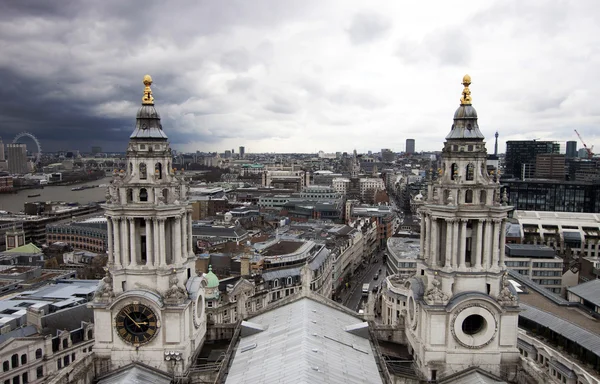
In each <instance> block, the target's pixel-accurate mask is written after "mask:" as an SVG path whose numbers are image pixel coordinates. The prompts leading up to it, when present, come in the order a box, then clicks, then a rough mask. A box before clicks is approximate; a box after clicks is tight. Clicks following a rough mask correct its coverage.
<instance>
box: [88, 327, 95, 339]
mask: <svg viewBox="0 0 600 384" xmlns="http://www.w3.org/2000/svg"><path fill="white" fill-rule="evenodd" d="M87 337H88V340H92V339H93V338H94V333H93V332H92V330H91V329H88V331H87Z"/></svg>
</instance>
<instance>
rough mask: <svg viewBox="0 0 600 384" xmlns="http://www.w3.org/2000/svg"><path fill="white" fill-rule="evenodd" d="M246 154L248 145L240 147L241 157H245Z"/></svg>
mask: <svg viewBox="0 0 600 384" xmlns="http://www.w3.org/2000/svg"><path fill="white" fill-rule="evenodd" d="M244 156H246V147H240V159H243V158H244Z"/></svg>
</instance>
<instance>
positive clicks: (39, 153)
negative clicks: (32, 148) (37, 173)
mask: <svg viewBox="0 0 600 384" xmlns="http://www.w3.org/2000/svg"><path fill="white" fill-rule="evenodd" d="M23 137H29V138H30V139H31V140H33V142H34V143H35V145H36V146H37V154H36V156H35V163H36V164H37V163H39V162H41V161H42V145H41V144H40V141H39V140H38V139H37V137H35V136H34V135H33V134H32V133H29V132H21V133H19V134H18V135H17V136H15V138H14V139H13V144H17V141H19V139H21V138H23Z"/></svg>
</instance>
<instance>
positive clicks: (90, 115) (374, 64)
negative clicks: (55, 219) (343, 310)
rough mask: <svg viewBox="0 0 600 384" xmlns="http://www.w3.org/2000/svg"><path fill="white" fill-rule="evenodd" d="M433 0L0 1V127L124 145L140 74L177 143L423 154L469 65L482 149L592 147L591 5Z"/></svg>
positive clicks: (598, 113) (50, 142)
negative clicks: (526, 143) (542, 143)
mask: <svg viewBox="0 0 600 384" xmlns="http://www.w3.org/2000/svg"><path fill="white" fill-rule="evenodd" d="M432 3H433V4H434V9H435V11H432V6H431V4H410V5H404V4H396V3H393V4H388V3H383V2H382V3H377V4H376V5H375V6H373V7H371V8H369V9H367V8H365V7H364V6H363V5H362V4H360V3H359V2H328V3H325V4H322V3H320V2H310V1H309V2H305V1H303V2H286V3H280V2H272V1H260V2H253V3H252V5H250V4H249V3H246V2H228V3H227V4H220V3H212V2H181V3H180V4H179V6H177V7H173V6H167V5H165V4H161V3H158V2H147V3H145V4H146V5H145V7H143V8H138V7H137V6H136V5H134V4H133V5H123V4H120V3H119V2H116V1H113V2H111V1H109V2H103V3H102V4H94V3H87V4H85V5H82V4H81V3H79V2H70V3H68V4H65V3H61V4H60V5H46V4H44V3H42V2H40V3H37V4H38V5H36V3H35V2H33V3H32V2H28V3H27V5H20V4H10V5H4V6H3V12H1V15H0V30H1V31H2V33H1V34H0V36H2V37H0V43H1V44H3V46H4V54H3V55H2V57H1V58H0V80H1V82H2V84H3V85H2V87H0V136H2V137H3V138H4V141H5V142H6V143H8V142H10V140H11V139H12V138H13V137H14V136H15V135H16V134H18V133H19V132H22V131H28V132H31V133H33V134H34V135H36V136H37V137H38V138H39V140H40V141H41V142H43V143H44V149H45V150H48V151H53V150H59V149H80V150H82V151H86V150H88V149H89V148H91V146H92V145H98V146H101V147H102V148H103V150H105V151H123V150H124V148H123V144H122V143H123V142H124V141H126V140H127V138H128V136H129V134H130V133H131V130H132V128H133V126H134V123H135V122H134V120H133V119H132V118H131V116H132V113H134V111H135V110H136V109H137V106H138V104H139V101H136V100H139V99H140V97H139V79H140V78H141V76H143V75H144V74H146V73H149V74H151V75H152V77H153V79H154V81H155V83H154V86H153V89H154V96H155V99H156V103H157V105H158V106H160V111H161V113H162V118H163V124H164V129H165V132H166V133H167V135H168V136H169V138H170V140H171V142H172V144H173V148H174V149H177V150H178V151H184V152H188V151H196V150H200V151H206V152H213V151H219V152H222V151H223V150H225V149H228V148H236V149H237V148H238V147H239V146H240V145H243V146H245V147H246V148H247V151H248V152H251V153H252V152H254V153H256V152H278V153H285V152H307V153H316V152H317V151H319V150H323V151H325V152H336V151H342V152H349V153H350V152H351V151H352V150H353V149H354V148H356V149H357V150H358V152H360V153H365V152H367V151H368V150H375V151H377V150H379V149H380V148H390V149H392V150H393V151H396V152H400V151H403V150H404V149H405V148H404V144H405V140H406V139H407V138H413V139H415V141H416V150H417V151H422V150H425V151H435V150H439V148H440V147H441V145H442V140H443V137H444V135H445V134H446V133H447V131H448V130H449V128H450V125H451V124H452V113H453V111H454V109H455V108H456V106H457V105H458V103H459V98H460V94H459V93H458V92H457V86H458V84H457V79H460V78H461V77H462V75H464V74H465V73H469V74H470V75H471V76H472V78H473V85H472V86H471V89H472V94H473V103H474V105H476V107H477V109H478V111H479V113H480V115H481V116H482V117H481V119H480V123H481V130H482V133H483V134H484V136H485V137H486V142H487V149H488V153H493V145H494V137H493V135H494V133H495V132H496V131H498V132H499V134H500V137H499V152H501V153H503V152H504V151H505V148H506V145H505V142H506V141H507V140H531V139H539V140H556V141H558V142H560V143H561V145H562V146H564V144H565V142H566V141H578V139H577V136H576V135H575V133H574V131H573V129H577V130H578V131H579V132H580V133H581V135H582V136H583V138H584V140H586V143H587V144H588V146H591V145H593V144H594V143H595V142H596V141H597V135H596V133H595V127H596V126H597V125H598V123H599V122H600V110H599V109H598V107H597V106H596V105H595V103H594V101H595V100H596V99H597V95H598V94H599V93H600V90H599V88H598V86H597V85H596V84H598V82H597V81H595V80H598V77H599V76H598V75H597V74H596V73H595V71H594V69H595V67H596V65H594V64H597V63H598V62H599V61H600V55H599V54H598V49H597V48H595V47H597V46H598V44H597V43H598V40H599V39H600V38H598V36H600V33H598V32H600V31H598V29H599V27H598V26H597V25H595V24H594V19H593V18H592V17H591V16H592V15H594V14H597V11H599V10H600V5H597V4H596V3H594V2H591V1H587V2H585V1H581V2H574V3H570V2H558V1H557V2H551V3H549V4H550V5H548V3H547V2H541V1H540V2H535V3H528V4H527V5H526V6H523V5H522V4H520V3H517V2H514V1H511V2H500V1H496V2H491V1H487V2H481V3H476V4H473V3H471V2H459V4H452V5H450V4H446V3H443V2H432ZM190 15H192V16H190ZM242 15H243V17H242ZM500 31H501V32H500ZM594 31H595V32H594ZM28 144H29V143H28ZM578 147H581V143H580V142H579V141H578Z"/></svg>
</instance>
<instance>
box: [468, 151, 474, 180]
mask: <svg viewBox="0 0 600 384" xmlns="http://www.w3.org/2000/svg"><path fill="white" fill-rule="evenodd" d="M470 150H472V149H470ZM474 178H475V166H474V165H473V164H472V163H469V164H468V165H467V180H473V179H474Z"/></svg>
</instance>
